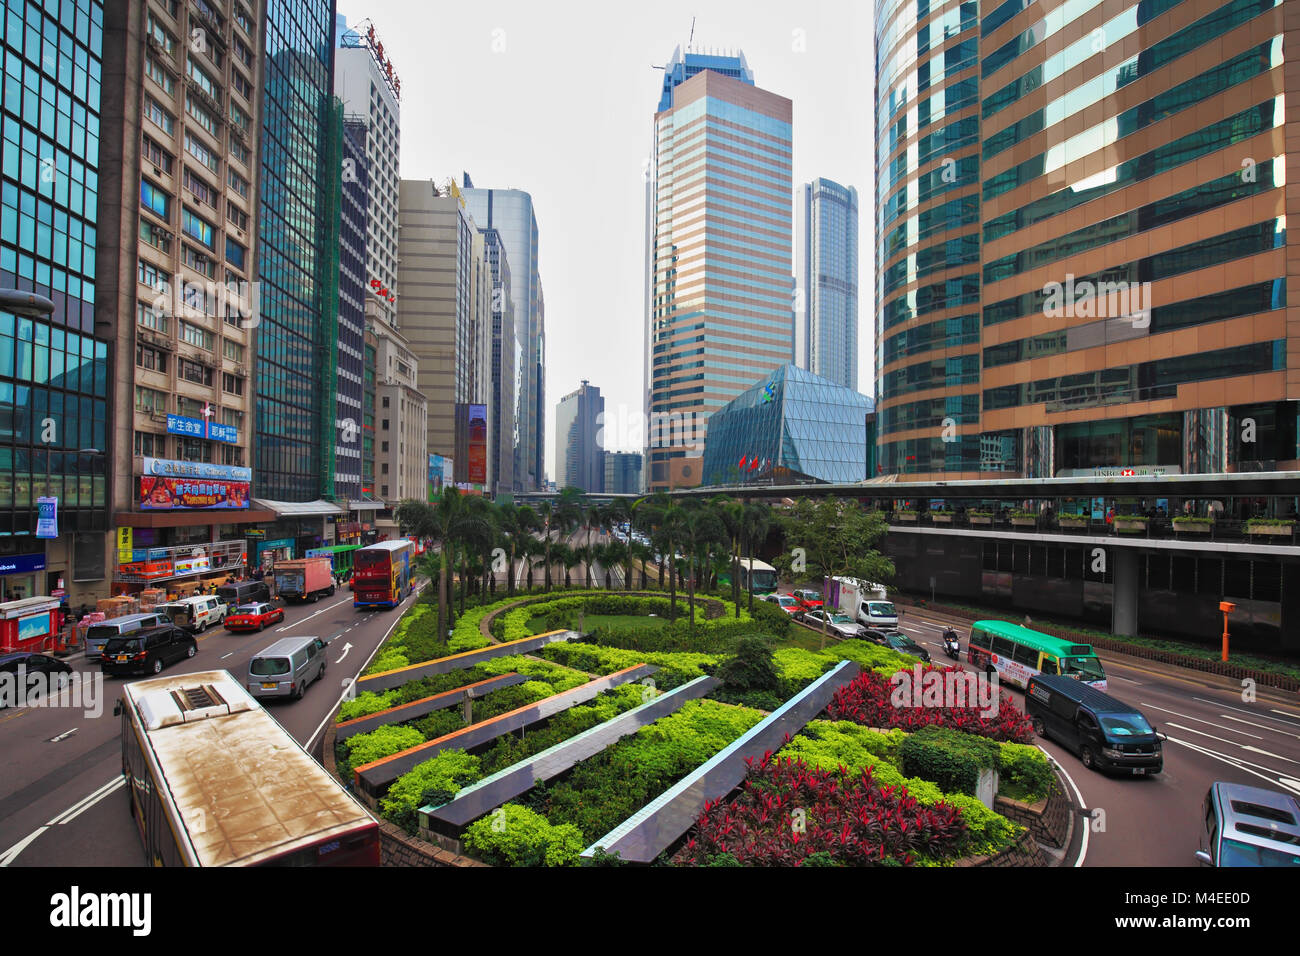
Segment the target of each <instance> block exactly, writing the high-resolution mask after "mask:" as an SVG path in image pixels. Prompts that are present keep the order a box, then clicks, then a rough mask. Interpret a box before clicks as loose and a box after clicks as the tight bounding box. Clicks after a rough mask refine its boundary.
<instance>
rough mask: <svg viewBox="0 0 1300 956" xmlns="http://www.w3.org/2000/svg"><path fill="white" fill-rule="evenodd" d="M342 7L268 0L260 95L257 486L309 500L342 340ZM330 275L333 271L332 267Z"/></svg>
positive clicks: (321, 469) (318, 479)
mask: <svg viewBox="0 0 1300 956" xmlns="http://www.w3.org/2000/svg"><path fill="white" fill-rule="evenodd" d="M334 23H335V4H334V3H333V2H331V0H269V2H268V4H267V16H266V50H265V59H264V64H265V77H266V82H265V89H264V92H263V97H262V144H261V149H262V167H261V172H262V180H261V208H260V216H259V224H258V229H259V232H258V252H259V260H260V261H259V269H258V277H259V279H260V280H261V283H262V318H261V324H260V325H259V326H258V329H257V372H256V383H257V425H256V428H257V433H256V439H255V443H254V461H253V482H254V485H253V487H254V493H255V494H256V495H257V496H258V497H259V498H269V499H273V500H281V501H311V500H313V499H316V498H318V497H320V496H321V495H322V494H328V493H330V492H332V489H331V488H322V486H321V485H322V475H325V474H326V473H327V469H326V464H327V463H326V462H325V461H324V457H323V456H324V454H325V452H324V449H325V448H326V443H327V441H329V440H330V438H332V432H333V429H332V427H328V428H327V426H332V424H333V422H332V419H333V408H332V406H331V407H330V408H329V409H328V411H327V412H323V409H322V405H321V402H320V401H319V396H320V383H321V382H322V381H324V380H325V377H326V376H329V377H330V378H331V379H332V378H333V369H332V368H326V367H325V362H324V361H323V356H324V355H325V354H327V353H328V352H329V351H332V350H331V349H330V348H329V347H328V346H327V343H328V342H331V341H332V340H333V339H334V337H335V336H336V334H337V332H336V328H335V320H334V310H335V304H334V303H333V302H331V301H328V298H329V291H330V290H331V289H332V288H334V287H336V285H337V281H338V279H337V268H338V253H337V251H336V250H337V248H338V236H337V235H336V234H335V228H336V227H335V225H334V223H336V222H337V218H335V217H332V216H331V211H332V210H333V209H334V208H336V201H335V199H334V197H332V196H329V195H327V192H326V190H325V189H324V188H322V186H323V184H326V183H334V182H337V181H338V171H337V169H330V168H328V167H329V165H330V154H331V152H332V150H331V143H330V135H331V128H332V125H331V114H332V106H333V88H334V83H333V63H334V58H333V49H334ZM331 272H333V273H334V274H333V275H331Z"/></svg>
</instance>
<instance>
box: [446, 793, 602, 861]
mask: <svg viewBox="0 0 1300 956" xmlns="http://www.w3.org/2000/svg"><path fill="white" fill-rule="evenodd" d="M464 842H465V849H466V850H468V851H469V852H470V853H471V854H473V855H474V856H476V857H478V858H479V859H480V860H482V861H483V862H484V863H490V864H492V865H493V866H573V865H575V864H576V863H577V862H578V857H579V854H581V853H582V850H583V847H585V846H586V844H585V843H583V841H582V834H581V833H580V832H579V830H578V828H577V827H575V826H573V825H572V824H568V823H562V824H560V825H559V826H555V825H554V824H552V823H551V822H550V821H549V820H547V819H546V818H545V817H543V816H541V815H540V814H538V813H535V812H534V811H532V810H530V809H528V808H527V807H521V806H519V805H517V804H513V803H507V804H506V805H505V806H503V807H501V808H500V809H498V810H496V811H494V812H493V813H491V814H489V815H488V816H486V817H483V819H481V820H478V821H476V822H474V823H472V824H470V826H469V828H468V829H467V830H466V831H465V841H464Z"/></svg>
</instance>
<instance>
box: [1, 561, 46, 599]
mask: <svg viewBox="0 0 1300 956" xmlns="http://www.w3.org/2000/svg"><path fill="white" fill-rule="evenodd" d="M44 571H45V552H43V551H42V552H40V553H39V554H37V553H29V554H7V555H0V589H3V590H2V591H0V599H3V600H5V601H17V600H20V599H22V598H30V597H37V596H39V595H42V594H47V593H49V592H48V589H47V588H46V587H45V586H44V585H45V584H46V583H47V582H46V580H45V574H44V573H43V572H44Z"/></svg>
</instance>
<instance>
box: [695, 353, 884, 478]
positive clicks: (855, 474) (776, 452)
mask: <svg viewBox="0 0 1300 956" xmlns="http://www.w3.org/2000/svg"><path fill="white" fill-rule="evenodd" d="M874 410H875V408H874V404H873V402H872V400H871V399H870V398H868V397H867V396H866V395H862V394H859V393H858V392H856V391H854V390H853V389H851V388H845V387H844V386H842V385H839V384H837V383H836V382H832V381H830V380H829V379H826V378H823V377H821V376H820V375H815V374H813V373H812V372H809V371H808V370H807V369H802V368H799V367H798V366H797V365H785V366H782V367H781V368H777V369H774V370H773V371H771V372H770V373H768V374H767V375H766V376H764V377H763V378H762V379H760V380H759V381H758V382H757V383H756V384H754V385H753V386H751V387H750V388H748V389H746V390H745V391H744V392H742V393H741V394H740V395H739V396H738V397H736V398H735V399H733V400H732V401H730V402H728V403H727V404H726V405H725V406H723V407H722V408H721V409H720V410H718V411H717V412H715V413H714V414H713V417H712V418H710V419H709V441H708V443H707V444H706V445H705V448H704V484H706V485H720V484H743V483H746V482H751V481H770V482H774V483H776V484H788V483H791V482H798V481H829V482H854V481H862V480H864V479H865V478H867V477H869V476H870V473H871V463H872V455H873V446H874V443H875V432H874V427H873V426H874V416H873V412H874Z"/></svg>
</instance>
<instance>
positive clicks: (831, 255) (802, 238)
mask: <svg viewBox="0 0 1300 956" xmlns="http://www.w3.org/2000/svg"><path fill="white" fill-rule="evenodd" d="M794 247H795V256H794V266H795V268H794V274H795V295H794V301H795V352H796V362H795V364H796V365H798V366H799V367H800V368H804V369H807V370H808V371H810V372H812V373H814V374H815V375H820V376H821V377H822V378H825V379H829V380H830V381H832V382H835V383H836V384H837V385H843V386H844V387H845V388H851V389H853V390H854V391H857V389H858V191H857V190H856V189H854V188H853V187H852V186H841V185H840V184H839V183H836V182H832V181H831V180H829V179H814V180H813V181H812V182H810V183H805V184H804V185H802V186H800V187H799V193H798V196H797V197H796V200H795V229H794Z"/></svg>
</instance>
